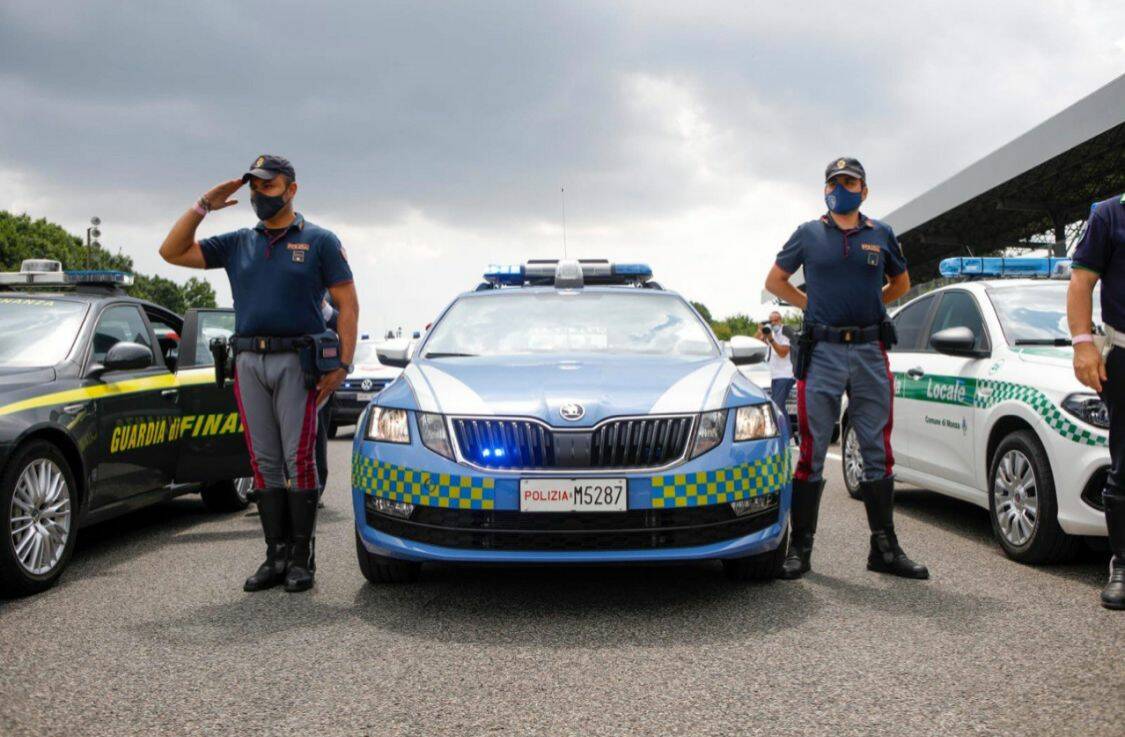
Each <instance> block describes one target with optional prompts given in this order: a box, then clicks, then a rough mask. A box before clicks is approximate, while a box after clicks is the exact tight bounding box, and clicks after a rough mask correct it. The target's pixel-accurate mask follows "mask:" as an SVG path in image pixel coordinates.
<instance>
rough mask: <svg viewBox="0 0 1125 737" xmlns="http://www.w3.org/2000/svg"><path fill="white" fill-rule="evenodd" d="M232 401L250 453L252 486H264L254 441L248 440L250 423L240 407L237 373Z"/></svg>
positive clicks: (256, 487)
mask: <svg viewBox="0 0 1125 737" xmlns="http://www.w3.org/2000/svg"><path fill="white" fill-rule="evenodd" d="M234 401H235V403H236V404H237V405H238V418H239V419H240V420H242V436H243V437H244V438H246V451H247V452H248V453H249V454H250V468H251V469H252V470H253V472H254V488H255V489H264V488H266V480H265V479H264V478H262V471H261V469H259V468H258V456H256V455H254V443H253V441H251V440H250V423H249V422H247V421H246V410H245V409H243V408H242V392H241V391H239V389H238V373H235V375H234Z"/></svg>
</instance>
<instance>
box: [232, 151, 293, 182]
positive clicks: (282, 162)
mask: <svg viewBox="0 0 1125 737" xmlns="http://www.w3.org/2000/svg"><path fill="white" fill-rule="evenodd" d="M278 174H284V175H285V176H287V177H289V181H291V182H293V181H296V179H297V173H296V172H295V171H293V165H292V164H290V163H289V159H287V158H285V157H284V156H274V155H272V154H262V155H261V156H259V157H258V158H256V159H254V162H253V163H252V164H250V169H249V170H248V171H247V172H246V173H245V174H243V175H242V181H244V182H245V181H248V180H249V179H250V177H255V178H257V179H273V178H274V177H276V176H277V175H278Z"/></svg>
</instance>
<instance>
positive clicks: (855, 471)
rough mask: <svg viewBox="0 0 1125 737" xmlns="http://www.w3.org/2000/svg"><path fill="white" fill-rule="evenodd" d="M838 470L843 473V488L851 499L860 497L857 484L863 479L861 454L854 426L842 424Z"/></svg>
mask: <svg viewBox="0 0 1125 737" xmlns="http://www.w3.org/2000/svg"><path fill="white" fill-rule="evenodd" d="M840 470H841V471H843V474H844V488H845V489H846V490H847V492H848V496H850V497H851V498H852V499H860V498H862V493H861V492H860V489H859V484H860V482H861V481H863V456H862V455H860V452H859V437H858V436H857V435H856V432H855V428H854V427H852V426H851V425H848V424H845V425H844V441H843V443H841V447H840Z"/></svg>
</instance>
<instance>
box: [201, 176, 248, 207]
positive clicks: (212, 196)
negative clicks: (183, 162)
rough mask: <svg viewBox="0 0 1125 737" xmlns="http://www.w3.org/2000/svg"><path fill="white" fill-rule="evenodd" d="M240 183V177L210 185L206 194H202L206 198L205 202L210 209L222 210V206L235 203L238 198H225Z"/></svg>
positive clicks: (237, 188)
mask: <svg viewBox="0 0 1125 737" xmlns="http://www.w3.org/2000/svg"><path fill="white" fill-rule="evenodd" d="M242 185H243V181H242V179H241V178H239V179H231V180H229V181H226V182H223V183H222V184H220V185H218V186H216V187H212V188H211V189H210V190H209V191H208V192H207V194H205V195H203V199H205V200H207V204H208V205H210V206H211V209H212V210H222V209H223V208H224V207H230V206H231V205H237V204H238V200H228V199H227V198H228V197H230V196H231V195H232V194H234V193H235V192H237V191H238V190H239V188H240V187H242Z"/></svg>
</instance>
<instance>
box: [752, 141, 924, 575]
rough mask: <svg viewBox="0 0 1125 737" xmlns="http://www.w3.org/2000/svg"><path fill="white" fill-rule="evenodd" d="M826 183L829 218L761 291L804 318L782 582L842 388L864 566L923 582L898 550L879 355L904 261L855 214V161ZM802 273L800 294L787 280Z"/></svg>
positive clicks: (794, 239) (883, 364)
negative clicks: (859, 476)
mask: <svg viewBox="0 0 1125 737" xmlns="http://www.w3.org/2000/svg"><path fill="white" fill-rule="evenodd" d="M824 182H825V184H824V200H825V203H826V204H827V205H828V212H827V213H825V214H824V215H822V216H821V217H820V218H819V219H818V220H810V221H809V222H807V223H804V224H802V225H801V226H799V227H798V228H797V230H796V231H794V232H793V235H792V236H790V238H789V241H788V242H787V243H786V244H785V246H784V247H783V248H782V249H781V252H780V253H778V255H777V261H776V263H775V264H774V266H773V268H772V269H771V270H770V273H769V276H768V277H767V278H766V289H768V290H769V291H770V292H772V293H773V294H775V295H777V296H778V297H780V298H781V299H783V300H785V301H786V302H789V303H790V304H793V305H796V306H797V307H800V308H801V309H803V310H804V312H805V316H804V327H803V329H802V331H801V336H800V338H799V340H798V344H797V369H796V371H795V374H796V376H797V418H798V423H799V425H800V440H801V447H800V459H799V460H798V463H797V470H796V472H795V473H794V480H793V508H792V537H791V541H790V548H789V555H788V557H787V558H786V560H785V564H784V568H783V572H782V576H783V577H784V578H791V579H792V578H799V577H801V576H803V575H804V574H805V573H807V572H808V571H809V567H810V559H811V556H812V546H813V535H814V534H815V533H816V523H817V516H818V512H819V509H820V495H821V492H822V491H823V490H824V456H825V453H826V452H827V451H828V443H829V442H830V441H831V439H832V430H833V427H834V426H835V423H836V421H837V419H838V418H839V416H840V398H841V396H842V395H843V394H844V392H845V391H846V392H848V395H849V399H848V416H849V418H850V422H851V426H852V427H854V428H855V431H856V436H857V438H858V439H859V445H860V451H861V453H862V455H863V471H864V480H863V482H862V483H861V485H860V486H861V491H862V496H863V502H864V505H865V506H866V508H867V521H868V524H869V525H870V527H871V552H870V553H869V555H868V557H867V568H868V569H869V570H872V571H879V572H881V573H891V574H894V575H897V576H904V577H906V578H927V577H928V576H929V572H928V571H927V570H926V567H925V566H923V565H920V564H918V563H915V562H914V561H912V560H910V559H909V558H907V557H906V554H905V553H903V552H902V548H900V547H899V544H898V538H897V536H896V535H895V529H894V521H893V516H892V512H893V493H894V455H893V453H892V452H891V426H892V416H893V415H892V410H893V400H894V379H893V378H892V376H891V373H890V368H889V364H888V362H887V355H886V349H887V348H888V347H889V346H890V345H891V344H892V343H893V342H894V326H893V325H892V324H891V323H890V321H889V320H888V319H887V311H886V308H885V304H886V303H888V302H892V301H894V300H896V299H898V298H899V297H901V296H902V295H904V294H905V293H906V292H907V290H908V289H910V276H909V275H908V274H907V271H906V259H905V257H904V256H903V254H902V247H901V246H900V245H899V243H898V239H896V238H895V234H894V232H893V231H892V230H891V228H890V227H889V226H888V225H886V224H885V223H880V222H877V221H875V220H872V219H871V218H868V217H865V216H864V215H863V213H861V212H860V210H859V207H860V204H861V203H862V202H863V201H864V200H865V199H867V174H866V172H865V171H864V169H863V166H862V165H861V164H860V163H859V161H857V160H856V159H852V158H847V157H844V158H839V159H834V160H833V161H832V162H831V163H829V164H828V167H827V169H826V170H825V173H824ZM802 266H803V267H804V274H805V285H806V287H805V288H806V291H805V292H801V291H800V290H799V289H797V288H796V287H795V286H793V285H792V284H790V283H789V278H790V277H791V276H792V275H793V273H794V272H796V271H797V269H798V268H800V267H802Z"/></svg>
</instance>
